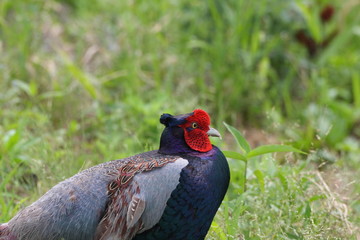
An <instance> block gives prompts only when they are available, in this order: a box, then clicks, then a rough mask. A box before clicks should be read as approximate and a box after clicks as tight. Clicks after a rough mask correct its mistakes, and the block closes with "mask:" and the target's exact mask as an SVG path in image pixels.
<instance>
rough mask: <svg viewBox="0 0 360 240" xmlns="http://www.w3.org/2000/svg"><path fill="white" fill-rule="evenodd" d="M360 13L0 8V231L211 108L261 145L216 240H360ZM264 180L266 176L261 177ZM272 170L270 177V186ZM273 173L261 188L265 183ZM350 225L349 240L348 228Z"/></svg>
mask: <svg viewBox="0 0 360 240" xmlns="http://www.w3.org/2000/svg"><path fill="white" fill-rule="evenodd" d="M359 12H360V1H359V0H345V1H343V0H336V1H327V0H318V1H306V0H274V1H270V0H258V1H250V0H206V1H190V0H167V1H165V0H153V1H144V0H138V1H136V0H122V1H115V0H77V1H76V0H46V1H41V0H26V1H24V0H1V1H0V89H1V91H0V222H5V221H7V220H9V219H10V218H11V217H12V216H14V214H15V213H16V212H17V211H18V210H19V209H20V208H22V207H24V206H26V205H28V204H29V203H31V202H32V201H34V200H36V199H37V198H38V197H39V196H41V195H42V194H43V193H44V192H46V191H47V190H48V189H49V188H50V187H51V186H53V185H54V184H56V183H57V182H59V181H61V180H63V179H65V178H67V177H70V176H72V175H73V174H75V173H77V172H78V171H80V170H82V169H85V168H88V167H90V166H93V165H95V164H98V163H101V162H104V161H108V160H112V159H116V158H122V157H126V156H129V155H132V154H135V153H140V152H143V151H147V150H153V149H156V148H157V147H158V144H159V136H160V133H161V131H162V129H163V127H162V126H161V125H160V124H159V121H158V119H159V116H160V114H162V113H163V112H167V113H172V114H180V113H187V112H190V111H192V110H193V109H195V108H203V109H204V110H206V111H208V112H209V114H210V115H211V116H212V125H213V126H214V127H216V128H217V129H219V130H220V131H221V132H222V134H223V135H224V136H225V138H224V140H223V141H217V140H216V142H214V143H215V144H217V145H220V147H222V148H223V149H231V150H236V149H237V148H236V144H235V143H234V140H233V139H232V138H231V137H230V135H229V133H227V132H226V130H225V127H224V125H223V124H222V122H223V121H225V122H227V123H229V124H231V125H233V126H235V127H237V128H238V129H240V130H241V131H242V132H243V133H244V134H245V136H246V138H247V139H248V141H249V142H250V143H251V144H252V146H258V145H261V144H267V143H286V144H291V145H293V146H295V147H297V148H299V149H301V150H303V151H305V152H308V153H309V154H308V155H307V156H301V155H292V154H282V155H281V154H278V155H266V156H265V157H261V158H258V159H256V160H255V161H253V162H252V163H251V164H250V165H249V173H248V176H249V184H248V185H249V189H248V191H247V192H246V193H244V194H239V191H238V190H239V186H240V184H239V183H238V182H237V180H238V177H237V176H238V175H239V174H240V172H241V171H240V170H239V169H241V168H242V167H243V166H242V163H240V162H238V161H235V160H231V159H229V163H230V167H231V169H232V180H231V182H232V184H231V187H230V189H229V191H228V195H227V198H226V199H225V201H224V203H223V205H222V207H221V209H220V210H219V213H218V215H217V216H216V218H215V221H214V222H213V225H212V228H211V230H210V232H209V235H208V239H360V235H359V234H358V230H359V225H360V182H359V177H358V176H359V174H360V166H359V165H360V160H359V154H360V128H359V126H360V14H359ZM257 170H258V171H257ZM259 172H260V175H259ZM259 176H261V177H259ZM334 226H336V227H334Z"/></svg>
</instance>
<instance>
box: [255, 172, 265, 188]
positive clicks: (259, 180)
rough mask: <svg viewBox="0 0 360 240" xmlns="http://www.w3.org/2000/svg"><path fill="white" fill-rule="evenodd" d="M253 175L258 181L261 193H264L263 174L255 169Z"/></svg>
mask: <svg viewBox="0 0 360 240" xmlns="http://www.w3.org/2000/svg"><path fill="white" fill-rule="evenodd" d="M254 174H255V176H256V178H257V180H258V183H259V186H260V190H261V192H265V180H264V173H263V172H262V171H260V170H259V169H256V170H255V171H254Z"/></svg>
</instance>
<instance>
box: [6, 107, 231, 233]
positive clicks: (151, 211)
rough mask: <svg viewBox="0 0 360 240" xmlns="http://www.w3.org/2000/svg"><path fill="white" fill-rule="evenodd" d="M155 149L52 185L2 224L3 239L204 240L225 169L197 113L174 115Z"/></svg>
mask: <svg viewBox="0 0 360 240" xmlns="http://www.w3.org/2000/svg"><path fill="white" fill-rule="evenodd" d="M160 122H161V123H162V124H164V125H165V129H164V130H163V132H162V135H161V140H160V148H159V150H155V151H150V152H145V153H141V154H138V155H135V156H132V157H128V158H124V159H120V160H114V161H110V162H105V163H102V164H99V165H97V166H94V167H91V168H89V169H87V170H84V171H81V172H80V173H78V174H76V175H74V176H73V177H71V178H69V179H66V180H65V181H63V182H60V183H59V184H57V185H55V186H54V187H53V188H51V189H50V190H49V191H48V192H47V193H45V194H44V195H43V196H42V197H41V198H39V199H38V200H37V201H36V202H34V203H32V204H31V205H30V206H28V207H26V208H24V209H23V210H21V211H20V212H19V213H18V214H17V215H16V216H15V217H14V218H12V219H11V220H10V221H9V222H8V223H4V224H2V225H0V239H1V240H22V239H26V240H32V239H34V240H42V239H44V240H45V239H46V240H58V239H66V240H81V239H84V240H89V239H96V240H102V239H121V240H130V239H133V240H162V239H163V240H169V239H171V240H176V239H179V240H184V239H191V240H193V239H194V240H195V239H204V238H205V236H206V234H207V232H208V230H209V228H210V225H211V222H212V220H213V218H214V216H215V213H216V211H217V209H218V208H219V206H220V204H221V201H222V200H223V198H224V196H225V193H226V191H227V188H228V185H229V179H230V173H229V166H228V163H227V160H226V158H225V156H224V155H223V153H222V152H221V151H220V150H219V148H217V147H216V146H214V145H212V144H211V142H210V140H209V136H215V137H220V134H219V132H218V131H217V130H216V129H214V128H210V117H209V115H208V114H207V113H206V112H205V111H204V110H201V109H196V110H194V111H193V112H191V113H188V114H182V115H178V116H173V115H170V114H163V115H161V117H160Z"/></svg>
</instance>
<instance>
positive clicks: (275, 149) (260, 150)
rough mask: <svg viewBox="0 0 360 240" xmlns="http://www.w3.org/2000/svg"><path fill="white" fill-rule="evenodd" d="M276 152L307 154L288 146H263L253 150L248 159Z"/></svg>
mask: <svg viewBox="0 0 360 240" xmlns="http://www.w3.org/2000/svg"><path fill="white" fill-rule="evenodd" d="M274 152H297V153H302V154H306V153H305V152H303V151H301V150H299V149H296V148H294V147H292V146H287V145H263V146H259V147H257V148H255V149H253V150H251V151H250V152H249V153H248V154H247V155H246V157H247V158H252V157H255V156H259V155H262V154H267V153H274Z"/></svg>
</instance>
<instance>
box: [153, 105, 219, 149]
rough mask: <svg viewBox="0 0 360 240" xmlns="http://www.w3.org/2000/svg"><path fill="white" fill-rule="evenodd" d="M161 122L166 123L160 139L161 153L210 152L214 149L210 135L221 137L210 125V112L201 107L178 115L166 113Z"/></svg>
mask: <svg viewBox="0 0 360 240" xmlns="http://www.w3.org/2000/svg"><path fill="white" fill-rule="evenodd" d="M160 122H161V123H162V124H164V125H165V129H164V131H163V134H162V136H161V141H160V150H159V152H161V153H168V154H172V153H183V152H191V151H198V152H208V151H210V150H211V149H212V144H211V142H210V139H209V136H214V137H221V136H220V133H219V132H218V131H217V130H216V129H214V128H211V127H210V122H211V120H210V116H209V114H208V113H207V112H205V111H204V110H201V109H195V110H194V111H193V112H191V113H188V114H182V115H178V116H172V115H171V114H167V113H165V114H163V115H161V117H160Z"/></svg>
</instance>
